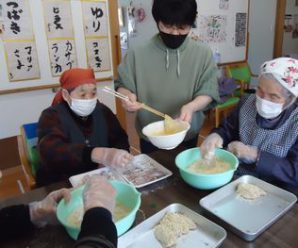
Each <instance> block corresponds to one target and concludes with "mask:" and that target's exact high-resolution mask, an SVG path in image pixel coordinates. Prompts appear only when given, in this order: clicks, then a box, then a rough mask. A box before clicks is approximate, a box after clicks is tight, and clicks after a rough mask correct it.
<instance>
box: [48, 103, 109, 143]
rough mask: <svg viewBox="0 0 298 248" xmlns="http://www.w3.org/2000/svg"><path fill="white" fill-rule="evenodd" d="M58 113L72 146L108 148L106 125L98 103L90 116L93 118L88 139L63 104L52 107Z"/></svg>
mask: <svg viewBox="0 0 298 248" xmlns="http://www.w3.org/2000/svg"><path fill="white" fill-rule="evenodd" d="M54 109H56V110H57V111H58V113H59V118H60V120H61V123H62V126H63V130H64V132H65V133H67V136H68V137H69V138H70V142H71V143H74V144H85V145H87V146H96V147H108V146H109V141H108V125H107V123H106V118H105V116H104V113H103V111H102V108H101V106H100V104H99V103H97V105H96V107H95V110H94V111H93V112H92V114H91V116H92V118H93V120H92V121H93V123H92V133H91V134H90V135H89V137H85V136H84V134H83V132H82V131H81V130H80V128H79V127H78V125H77V123H76V122H75V121H74V119H73V117H72V115H71V113H70V112H69V109H67V107H66V106H65V104H63V103H60V104H57V105H56V106H54Z"/></svg>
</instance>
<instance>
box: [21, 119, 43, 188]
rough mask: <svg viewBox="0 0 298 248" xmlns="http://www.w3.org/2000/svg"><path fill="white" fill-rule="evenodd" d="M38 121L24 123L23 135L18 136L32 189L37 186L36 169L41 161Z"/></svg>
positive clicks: (22, 127) (22, 160)
mask: <svg viewBox="0 0 298 248" xmlns="http://www.w3.org/2000/svg"><path fill="white" fill-rule="evenodd" d="M36 127H37V123H30V124H24V125H22V126H21V128H20V129H21V135H19V136H18V137H17V141H18V151H19V156H20V160H21V164H22V168H23V171H24V174H25V177H26V181H27V183H28V186H29V187H30V189H33V188H35V187H36V180H35V175H36V170H37V165H38V163H39V157H38V153H37V150H36V144H37V137H36Z"/></svg>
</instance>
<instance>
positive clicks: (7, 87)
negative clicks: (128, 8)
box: [0, 0, 118, 95]
mask: <svg viewBox="0 0 298 248" xmlns="http://www.w3.org/2000/svg"><path fill="white" fill-rule="evenodd" d="M116 2H117V1H114V0H113V1H108V0H0V65H1V66H0V95H1V94H11V93H15V92H19V91H31V90H42V89H50V88H53V87H59V76H61V74H62V73H63V72H64V71H65V70H68V69H72V68H78V67H79V68H88V67H89V68H93V69H94V72H95V73H94V74H95V77H96V79H97V81H104V82H106V81H107V82H112V78H113V76H114V69H115V68H114V65H115V64H116V63H113V58H114V57H112V54H115V55H116V51H115V53H113V49H117V46H116V44H114V43H112V40H111V38H112V37H115V36H116V35H117V34H118V30H117V26H116V25H110V20H111V18H115V20H118V19H117V17H118V15H117V4H116ZM110 17H111V18H110ZM115 58H116V56H115Z"/></svg>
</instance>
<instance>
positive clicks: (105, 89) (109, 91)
mask: <svg viewBox="0 0 298 248" xmlns="http://www.w3.org/2000/svg"><path fill="white" fill-rule="evenodd" d="M103 91H104V92H107V93H109V94H111V95H114V96H115V97H118V98H120V99H122V100H126V101H128V100H129V98H128V96H125V95H123V94H121V93H119V92H117V91H115V90H112V89H111V88H109V87H104V88H103Z"/></svg>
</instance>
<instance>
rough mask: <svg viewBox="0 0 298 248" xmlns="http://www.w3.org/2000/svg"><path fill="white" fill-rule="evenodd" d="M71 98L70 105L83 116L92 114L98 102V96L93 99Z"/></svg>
mask: <svg viewBox="0 0 298 248" xmlns="http://www.w3.org/2000/svg"><path fill="white" fill-rule="evenodd" d="M70 99H71V104H68V105H69V107H70V108H71V110H72V111H73V112H74V113H76V114H77V115H78V116H82V117H85V116H88V115H90V114H91V113H92V112H93V110H94V109H95V106H96V103H97V98H96V97H95V98H92V99H77V98H72V97H70Z"/></svg>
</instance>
